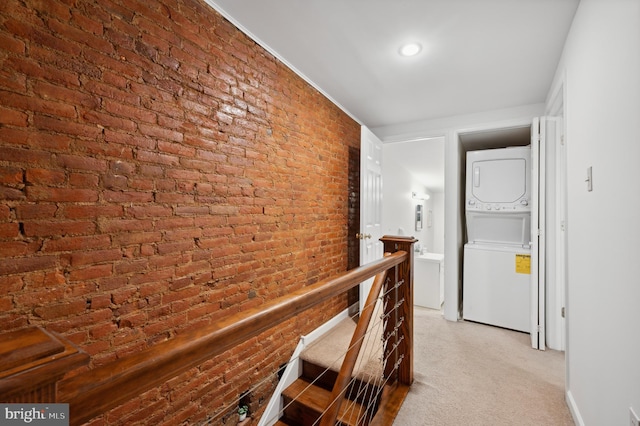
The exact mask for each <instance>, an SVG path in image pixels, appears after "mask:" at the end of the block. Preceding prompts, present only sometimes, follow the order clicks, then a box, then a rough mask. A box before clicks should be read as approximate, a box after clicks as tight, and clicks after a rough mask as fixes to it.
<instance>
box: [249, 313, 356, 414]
mask: <svg viewBox="0 0 640 426" xmlns="http://www.w3.org/2000/svg"><path fill="white" fill-rule="evenodd" d="M346 318H349V310H348V309H345V310H344V311H342V312H340V313H339V314H338V315H336V316H335V317H333V318H331V319H330V320H329V321H327V322H325V323H324V324H322V325H321V326H320V327H318V328H316V329H315V330H313V331H312V332H311V333H309V334H307V335H306V336H302V337H300V341H299V342H298V346H297V347H296V349H295V350H294V351H293V355H292V356H291V359H290V360H289V362H288V363H287V367H286V368H285V370H284V373H283V374H282V378H281V379H280V382H278V386H277V387H276V390H275V391H274V392H273V395H271V399H270V400H269V404H268V405H267V408H266V409H265V411H264V414H263V415H262V417H261V418H260V421H259V422H258V426H273V425H274V424H275V423H276V422H277V421H278V419H279V418H280V412H281V411H282V408H283V407H282V392H283V391H284V390H285V389H286V388H287V387H288V386H289V385H291V384H292V383H293V382H295V381H296V379H297V378H298V377H300V375H301V374H302V363H301V362H300V353H302V351H303V350H304V348H306V347H307V346H308V345H310V344H311V343H313V342H314V341H316V340H317V339H318V338H320V337H321V336H322V335H324V334H325V333H326V332H328V331H329V330H331V329H332V328H333V327H335V326H336V325H338V323H339V322H340V321H342V320H344V319H346Z"/></svg>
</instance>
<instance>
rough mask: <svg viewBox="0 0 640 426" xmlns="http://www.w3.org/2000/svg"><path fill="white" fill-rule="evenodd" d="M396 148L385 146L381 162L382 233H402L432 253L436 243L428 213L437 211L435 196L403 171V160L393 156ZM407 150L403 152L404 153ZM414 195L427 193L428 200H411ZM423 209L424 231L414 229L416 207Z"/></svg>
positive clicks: (393, 145)
mask: <svg viewBox="0 0 640 426" xmlns="http://www.w3.org/2000/svg"><path fill="white" fill-rule="evenodd" d="M395 147H396V145H395V144H390V145H386V144H385V145H383V148H382V158H383V160H382V161H383V164H384V167H383V170H382V182H383V184H382V199H383V200H384V201H383V203H382V233H383V234H387V235H398V234H399V229H402V231H403V232H404V235H411V236H414V237H415V238H417V239H418V241H419V242H418V244H419V245H420V246H422V247H424V246H426V247H427V248H428V249H429V251H433V250H431V247H432V245H433V241H434V227H433V226H432V227H431V228H429V227H428V226H427V217H426V212H427V211H428V210H433V209H434V202H433V199H434V197H433V194H432V192H431V191H430V190H429V189H428V188H427V187H426V186H425V185H424V184H422V183H421V182H419V181H418V180H417V179H416V178H415V177H414V176H413V175H412V174H411V173H409V171H407V170H405V169H404V168H403V167H402V162H401V160H402V159H401V158H398V156H397V155H396V154H395V153H394V151H395ZM404 151H405V150H403V152H404ZM412 192H422V193H427V194H429V195H430V196H431V198H430V199H429V200H425V201H417V200H414V199H412V198H411V193H412ZM417 204H421V205H422V206H423V207H422V208H423V218H424V219H423V227H422V230H421V231H416V229H415V209H416V205H417Z"/></svg>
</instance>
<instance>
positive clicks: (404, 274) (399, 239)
mask: <svg viewBox="0 0 640 426" xmlns="http://www.w3.org/2000/svg"><path fill="white" fill-rule="evenodd" d="M380 241H382V243H383V244H384V252H385V253H395V252H397V251H401V250H402V251H405V252H407V260H406V261H405V262H402V263H401V264H399V265H397V266H396V267H395V277H394V273H393V271H389V272H390V273H389V278H390V279H388V280H387V282H386V284H385V289H384V293H385V294H386V295H387V296H388V297H386V296H385V304H384V313H385V316H386V317H387V323H386V329H385V336H387V337H388V339H386V340H385V347H384V355H385V359H386V360H387V362H386V365H385V371H384V376H385V377H390V376H393V375H395V374H397V377H396V378H397V380H398V382H399V383H400V384H403V385H407V386H410V385H411V384H412V383H413V245H414V244H415V243H416V242H418V240H417V239H415V238H414V237H404V236H389V235H385V236H384V237H382V238H380ZM397 283H400V285H397V286H396V284H397ZM394 287H395V288H394ZM400 302H402V303H400ZM396 306H398V308H397V309H394V308H395V307H396ZM396 364H398V369H397V372H394V370H395V368H396ZM392 381H393V380H390V382H392Z"/></svg>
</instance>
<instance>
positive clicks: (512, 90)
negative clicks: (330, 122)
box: [205, 0, 579, 192]
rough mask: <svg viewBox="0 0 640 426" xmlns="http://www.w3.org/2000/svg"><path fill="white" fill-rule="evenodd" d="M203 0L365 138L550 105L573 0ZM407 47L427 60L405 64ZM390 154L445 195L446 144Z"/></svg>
mask: <svg viewBox="0 0 640 426" xmlns="http://www.w3.org/2000/svg"><path fill="white" fill-rule="evenodd" d="M205 1H206V2H207V3H209V4H210V5H211V6H212V7H213V8H214V9H216V10H217V11H219V12H220V13H221V14H222V15H223V16H225V17H226V18H227V19H229V20H230V21H231V22H232V23H233V24H235V25H236V26H237V27H238V28H240V29H241V30H242V31H244V32H245V33H246V34H248V35H249V36H250V37H251V38H253V39H254V40H255V41H256V42H257V43H259V44H260V45H262V46H263V47H264V48H265V49H266V50H268V51H269V52H271V53H272V54H273V55H275V56H276V57H277V58H278V59H280V60H281V61H282V62H284V63H285V64H287V65H288V66H289V67H290V68H292V69H293V70H294V71H296V72H297V73H298V74H299V75H301V76H302V77H303V78H305V79H306V80H307V81H308V82H309V83H311V84H312V85H313V86H315V87H316V88H317V89H318V90H320V91H321V92H322V93H324V94H325V95H326V96H327V97H328V98H330V99H331V100H332V101H333V102H335V103H336V104H338V105H339V106H340V107H341V108H342V109H343V110H344V111H345V112H347V113H348V114H350V115H351V116H352V117H353V118H354V119H356V120H357V121H358V122H359V123H360V124H363V125H365V126H367V127H369V128H370V129H374V128H380V127H384V126H397V125H400V124H402V123H411V122H421V121H428V120H432V119H436V118H443V117H451V116H456V115H464V114H473V113H480V112H485V111H492V110H499V109H505V108H512V107H519V106H525V105H532V104H540V103H543V102H545V100H546V96H547V92H548V91H549V89H550V85H551V82H552V79H553V77H554V73H555V70H556V68H557V65H558V61H559V59H560V55H561V53H562V47H563V45H564V41H565V38H566V35H567V33H568V32H569V27H570V25H571V21H572V19H573V15H574V14H575V11H576V8H577V7H578V2H579V0H205ZM410 41H412V42H418V43H420V44H421V45H422V47H423V48H422V52H421V53H420V54H419V55H417V56H415V57H411V58H406V57H401V56H400V55H399V54H398V50H399V48H400V46H401V45H402V44H403V43H405V42H410ZM524 131H525V132H528V130H527V129H525V130H524ZM505 135H506V136H509V135H507V134H505ZM505 135H482V134H480V135H463V136H464V138H465V139H464V140H463V142H465V143H467V144H468V145H469V146H468V147H467V148H471V147H473V146H482V145H487V143H488V142H487V138H488V137H491V138H493V139H496V136H500V138H498V139H500V140H502V139H504V137H503V136H505ZM493 139H492V141H491V142H496V143H497V140H498V139H496V140H495V141H494V140H493ZM394 145H395V146H394V147H393V149H394V150H398V154H401V153H404V154H402V155H405V160H404V161H403V167H405V168H406V169H407V170H408V171H409V172H410V173H412V174H413V175H414V176H415V177H416V179H417V180H419V181H421V182H422V183H424V184H425V185H426V186H427V187H428V188H429V189H430V190H432V191H434V192H441V191H443V190H444V154H443V150H444V148H443V147H444V143H443V140H441V139H434V140H422V141H418V142H411V143H409V142H407V143H404V144H394ZM465 146H466V145H465ZM487 147H489V146H484V148H487ZM386 152H389V150H387V151H386Z"/></svg>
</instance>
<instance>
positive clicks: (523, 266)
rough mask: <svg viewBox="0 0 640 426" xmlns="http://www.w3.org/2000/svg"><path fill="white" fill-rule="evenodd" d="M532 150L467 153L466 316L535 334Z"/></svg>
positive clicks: (464, 303) (492, 150) (464, 285)
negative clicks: (532, 313)
mask: <svg viewBox="0 0 640 426" xmlns="http://www.w3.org/2000/svg"><path fill="white" fill-rule="evenodd" d="M530 162H531V148H530V146H526V147H509V148H499V149H487V150H481V151H469V152H467V167H466V173H467V176H466V201H465V205H466V208H465V210H466V211H465V213H466V222H467V243H466V244H465V246H464V262H463V269H464V270H463V296H462V297H463V300H462V304H463V305H462V306H463V318H464V319H465V320H469V321H475V322H480V323H484V324H490V325H495V326H498V327H503V328H508V329H512V330H518V331H523V332H527V333H528V332H530V329H531V325H530V314H529V312H530V300H531V295H530V285H531V284H530V283H531V269H530V265H531V194H530V192H531V165H530Z"/></svg>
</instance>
